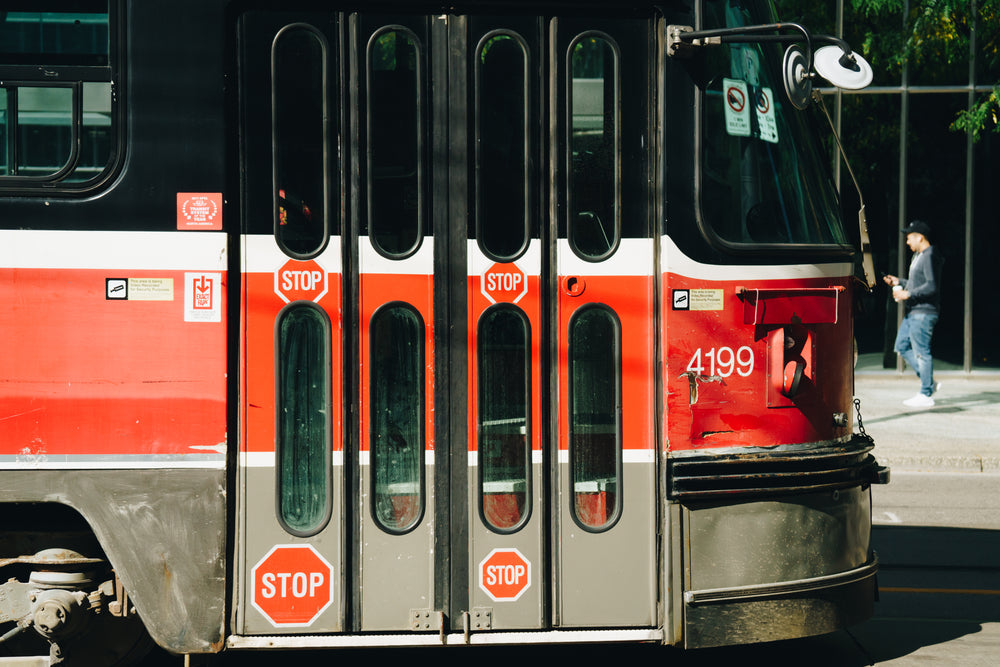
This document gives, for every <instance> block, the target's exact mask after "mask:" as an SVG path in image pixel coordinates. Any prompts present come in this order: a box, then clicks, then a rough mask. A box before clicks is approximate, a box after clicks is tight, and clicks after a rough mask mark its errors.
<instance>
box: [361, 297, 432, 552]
mask: <svg viewBox="0 0 1000 667" xmlns="http://www.w3.org/2000/svg"><path fill="white" fill-rule="evenodd" d="M368 362H369V368H370V369H371V370H370V373H371V375H370V379H369V382H370V387H369V390H370V392H371V393H370V400H369V404H370V405H369V410H370V411H371V414H370V416H369V428H370V431H369V436H370V439H369V442H370V447H371V467H372V486H373V489H372V494H371V496H372V502H373V506H372V512H373V515H374V517H375V522H376V523H377V524H378V525H379V526H380V527H381V528H383V529H385V530H386V531H388V532H391V533H402V532H406V531H407V530H410V529H411V528H413V527H415V526H416V525H417V523H418V522H419V520H420V516H421V515H422V514H423V508H424V465H423V462H424V323H423V320H422V319H421V317H420V314H419V313H417V311H416V310H414V309H413V307H412V306H410V305H408V304H404V303H390V304H386V305H385V306H383V307H382V308H380V309H379V310H378V311H376V312H375V314H374V315H372V319H371V325H370V328H369V359H368Z"/></svg>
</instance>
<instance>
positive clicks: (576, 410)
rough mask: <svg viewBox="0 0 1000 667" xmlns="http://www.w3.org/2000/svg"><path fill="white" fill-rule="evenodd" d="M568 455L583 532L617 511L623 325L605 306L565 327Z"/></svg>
mask: <svg viewBox="0 0 1000 667" xmlns="http://www.w3.org/2000/svg"><path fill="white" fill-rule="evenodd" d="M569 375H570V378H569V379H570V383H569V456H570V467H571V469H572V474H571V478H572V484H573V516H574V518H575V519H576V521H577V523H579V524H580V526H582V527H583V528H585V529H587V530H601V529H605V528H609V527H611V525H612V524H613V523H614V522H615V521H616V520H617V518H618V515H619V513H620V511H621V491H622V490H621V443H622V438H621V325H620V323H619V321H618V318H617V317H616V316H615V314H614V313H613V312H612V311H611V310H609V309H608V308H606V307H604V306H599V305H594V306H584V307H582V308H580V309H579V310H578V311H577V312H576V313H575V314H574V315H573V318H572V319H571V320H570V324H569Z"/></svg>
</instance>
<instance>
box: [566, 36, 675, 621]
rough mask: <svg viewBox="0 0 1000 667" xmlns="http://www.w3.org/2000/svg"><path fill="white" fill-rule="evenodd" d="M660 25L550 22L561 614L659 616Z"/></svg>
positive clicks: (606, 618) (571, 616) (602, 618)
mask: <svg viewBox="0 0 1000 667" xmlns="http://www.w3.org/2000/svg"><path fill="white" fill-rule="evenodd" d="M654 25H655V23H654V21H653V20H652V19H650V20H620V19H602V20H597V21H595V20H593V19H588V18H576V17H574V18H559V19H554V20H553V21H552V25H551V35H552V45H551V51H552V54H553V57H552V67H553V68H554V72H553V76H552V81H553V82H554V86H553V90H552V117H553V120H554V123H553V125H554V128H555V130H554V131H555V136H554V137H552V145H553V146H555V149H554V155H553V156H552V163H553V166H554V172H555V173H556V175H557V176H556V179H555V183H554V184H553V185H554V190H555V192H554V194H553V201H552V204H551V207H550V209H551V210H552V212H553V216H554V218H555V219H554V220H553V221H551V222H550V224H554V226H555V228H556V235H555V240H554V243H553V245H554V252H555V269H554V272H555V276H554V282H555V285H554V291H555V295H554V299H553V300H554V302H555V303H554V306H555V311H556V315H555V327H556V333H555V339H556V340H555V343H556V346H555V358H554V361H555V380H554V382H555V387H554V391H553V394H554V395H555V402H556V407H555V414H556V419H557V430H558V439H557V442H556V443H555V447H554V448H556V449H557V451H558V454H557V459H558V463H557V467H556V488H555V493H556V497H557V498H558V500H559V502H558V506H557V507H558V509H557V513H556V516H555V521H556V525H557V534H556V536H555V539H554V540H553V550H554V562H553V567H554V571H555V578H556V582H555V591H556V599H555V619H556V622H557V623H558V624H559V625H560V626H563V627H566V626H569V627H573V626H590V627H594V626H598V627H621V626H633V627H643V626H645V627H648V626H650V625H654V624H655V623H656V601H657V585H656V581H657V579H656V559H655V554H656V548H655V535H656V517H657V511H656V507H657V502H656V500H657V496H656V474H655V468H656V456H655V453H656V452H655V445H654V442H655V438H654V433H655V424H654V403H653V393H654V386H653V384H654V383H653V378H654V355H653V332H654V329H655V326H654V321H653V313H654V311H655V307H654V281H653V266H654V242H653V235H652V234H651V229H650V227H651V221H652V219H653V216H652V215H651V211H650V207H651V206H652V205H653V203H652V196H651V194H652V193H651V192H650V189H649V186H648V183H652V182H654V180H655V179H653V178H652V175H651V173H650V170H651V169H652V166H651V165H652V160H651V156H652V154H653V149H652V147H651V144H652V142H653V141H654V137H655V136H656V135H655V132H654V127H655V124H654V123H653V122H652V118H653V109H654V108H655V105H654V103H653V91H655V90H656V86H655V85H654V84H653V72H654V71H655V66H654V64H655V61H656V49H655V44H656V40H655V37H654V35H655V31H654Z"/></svg>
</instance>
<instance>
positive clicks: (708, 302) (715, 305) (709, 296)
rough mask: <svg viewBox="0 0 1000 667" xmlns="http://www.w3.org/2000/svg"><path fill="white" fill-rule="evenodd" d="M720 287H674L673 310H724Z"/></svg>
mask: <svg viewBox="0 0 1000 667" xmlns="http://www.w3.org/2000/svg"><path fill="white" fill-rule="evenodd" d="M722 294H723V290H721V289H675V290H674V291H673V297H672V299H671V300H672V302H673V309H674V310H724V305H723V296H722Z"/></svg>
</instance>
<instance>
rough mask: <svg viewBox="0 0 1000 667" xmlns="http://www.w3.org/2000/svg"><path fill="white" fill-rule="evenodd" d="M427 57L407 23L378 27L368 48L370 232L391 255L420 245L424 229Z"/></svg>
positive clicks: (384, 252)
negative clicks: (391, 27)
mask: <svg viewBox="0 0 1000 667" xmlns="http://www.w3.org/2000/svg"><path fill="white" fill-rule="evenodd" d="M421 58H422V54H421V51H420V44H419V43H418V40H417V38H416V36H415V35H414V34H413V33H411V32H409V31H406V30H402V29H398V30H387V31H384V32H381V33H377V34H376V35H375V36H374V37H373V38H372V41H371V43H370V44H369V48H368V100H367V102H368V146H369V151H370V153H369V156H368V234H369V236H370V237H371V241H372V243H373V244H374V246H375V248H377V249H378V250H379V251H380V252H382V253H383V254H384V255H387V256H389V257H402V256H405V255H407V254H409V253H411V252H413V251H415V250H416V249H417V247H418V245H419V244H420V239H421V234H422V231H421V225H422V223H423V210H422V209H423V153H422V151H423V140H422V133H423V118H422V114H421V104H422V101H421V97H420V89H421V77H422V71H421V66H420V63H421Z"/></svg>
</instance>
